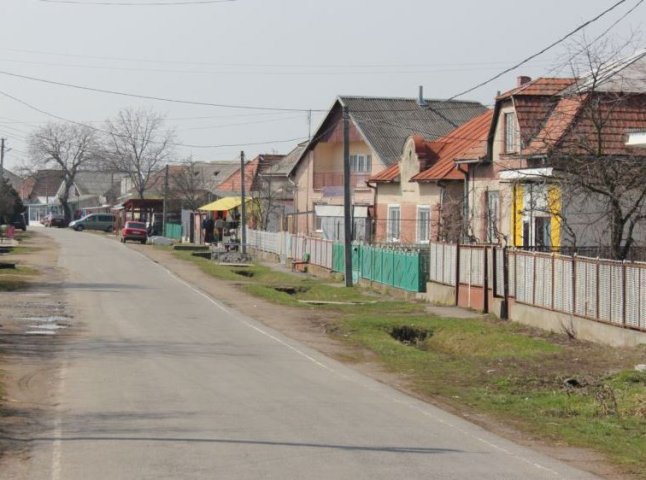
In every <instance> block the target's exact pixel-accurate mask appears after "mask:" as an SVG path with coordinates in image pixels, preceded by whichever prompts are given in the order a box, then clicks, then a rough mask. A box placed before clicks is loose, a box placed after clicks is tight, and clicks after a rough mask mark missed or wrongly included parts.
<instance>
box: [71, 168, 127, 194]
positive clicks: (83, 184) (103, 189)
mask: <svg viewBox="0 0 646 480" xmlns="http://www.w3.org/2000/svg"><path fill="white" fill-rule="evenodd" d="M123 177H124V174H122V173H110V172H78V173H77V174H76V177H75V178H74V184H75V185H76V188H77V189H78V191H79V194H80V195H81V196H85V195H97V196H104V195H106V194H107V193H108V192H109V191H110V190H111V189H112V188H113V186H114V184H115V183H119V182H120V181H121V178H123Z"/></svg>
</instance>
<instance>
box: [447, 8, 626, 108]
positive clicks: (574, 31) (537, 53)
mask: <svg viewBox="0 0 646 480" xmlns="http://www.w3.org/2000/svg"><path fill="white" fill-rule="evenodd" d="M626 1H627V0H619V1H618V2H617V3H615V4H614V5H612V6H611V7H609V8H607V9H606V10H604V11H603V12H601V13H600V14H598V15H597V16H595V17H593V18H591V19H590V20H588V21H586V22H584V23H582V24H581V25H579V26H578V27H576V28H575V29H574V30H571V31H570V32H569V33H567V34H566V35H564V36H562V37H561V38H559V39H558V40H556V41H555V42H552V43H551V44H549V45H548V46H547V47H545V48H543V49H541V50H540V51H538V52H536V53H534V54H532V55H530V56H529V57H527V58H526V59H524V60H522V61H520V62H518V63H516V64H515V65H513V66H511V67H509V68H507V69H505V70H503V71H502V72H500V73H498V74H496V75H494V76H493V77H491V78H489V79H487V80H485V81H484V82H480V83H479V84H477V85H476V86H474V87H471V88H468V89H467V90H464V91H463V92H460V93H458V94H456V95H453V96H452V97H450V98H449V100H453V99H456V98H458V97H461V96H463V95H466V94H467V93H471V92H473V91H474V90H477V89H479V88H481V87H484V86H485V85H488V84H490V83H491V82H493V81H494V80H498V79H499V78H500V77H502V76H503V75H505V74H507V73H509V72H512V71H514V70H516V69H517V68H518V67H520V66H522V65H524V64H526V63H528V62H530V61H531V60H533V59H535V58H536V57H538V56H540V55H542V54H543V53H545V52H547V51H548V50H551V49H552V48H554V47H555V46H557V45H558V44H560V43H563V42H564V41H565V40H567V39H568V38H570V37H571V36H573V35H574V34H575V33H578V32H580V31H581V30H583V29H584V28H585V27H587V26H588V25H590V24H592V23H594V22H596V21H597V20H599V19H600V18H602V17H604V16H605V15H607V14H608V13H610V12H612V11H613V10H614V9H616V8H617V7H619V6H620V5H621V4H623V3H626Z"/></svg>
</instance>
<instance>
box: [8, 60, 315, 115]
mask: <svg viewBox="0 0 646 480" xmlns="http://www.w3.org/2000/svg"><path fill="white" fill-rule="evenodd" d="M0 75H6V76H9V77H14V78H22V79H24V80H30V81H33V82H40V83H47V84H50V85H58V86H61V87H69V88H76V89H78V90H85V91H89V92H97V93H106V94H109V95H118V96H121V97H130V98H141V99H144V100H155V101H158V102H167V103H180V104H184V105H200V106H204V107H217V108H232V109H238V110H263V111H275V112H310V111H312V112H323V111H325V110H321V109H311V108H283V107H267V106H254V105H231V104H224V103H211V102H202V101H197V100H182V99H176V98H166V97H156V96H152V95H142V94H137V93H128V92H120V91H117V90H108V89H103V88H94V87H87V86H84V85H76V84H73V83H67V82H57V81H55V80H48V79H45V78H39V77H32V76H30V75H21V74H19V73H13V72H8V71H6V70H0Z"/></svg>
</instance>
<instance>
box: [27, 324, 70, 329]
mask: <svg viewBox="0 0 646 480" xmlns="http://www.w3.org/2000/svg"><path fill="white" fill-rule="evenodd" d="M67 327H68V325H59V324H58V323H44V324H42V325H29V328H33V329H38V330H53V331H56V330H62V329H64V328H67Z"/></svg>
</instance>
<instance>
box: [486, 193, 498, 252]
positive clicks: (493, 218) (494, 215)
mask: <svg viewBox="0 0 646 480" xmlns="http://www.w3.org/2000/svg"><path fill="white" fill-rule="evenodd" d="M486 193H487V194H486V202H487V205H486V208H487V242H489V243H498V232H499V231H500V191H499V190H487V192H486ZM492 207H493V208H492Z"/></svg>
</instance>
